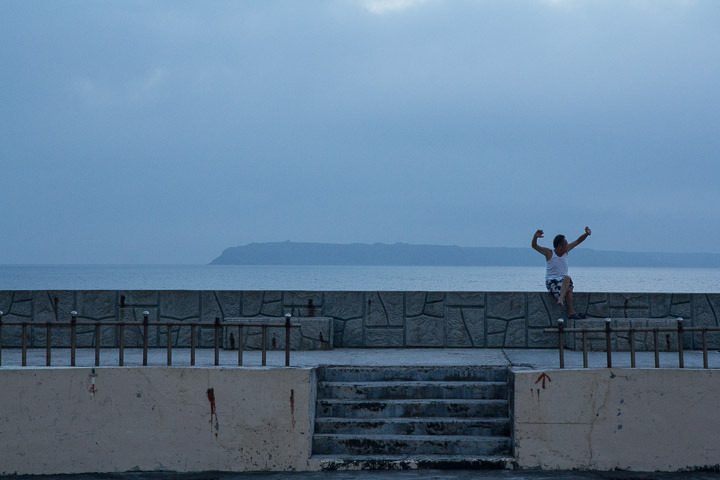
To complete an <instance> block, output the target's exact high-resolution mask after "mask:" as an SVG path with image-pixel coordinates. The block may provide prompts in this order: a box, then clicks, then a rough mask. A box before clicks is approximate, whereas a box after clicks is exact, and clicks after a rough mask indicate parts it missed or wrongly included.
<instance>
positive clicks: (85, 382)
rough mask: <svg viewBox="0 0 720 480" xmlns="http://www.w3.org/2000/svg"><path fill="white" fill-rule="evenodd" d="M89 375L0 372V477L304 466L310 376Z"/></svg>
mask: <svg viewBox="0 0 720 480" xmlns="http://www.w3.org/2000/svg"><path fill="white" fill-rule="evenodd" d="M96 372H97V376H96V379H95V384H96V389H97V391H96V393H95V394H92V393H91V392H90V391H89V389H90V386H91V369H90V368H73V369H70V368H33V369H32V370H28V369H26V370H22V369H7V368H3V369H0V474H14V473H17V474H51V473H81V472H121V471H129V470H144V471H152V470H170V471H178V472H190V471H203V470H221V471H256V470H294V469H295V470H305V469H307V468H308V458H309V456H310V448H311V436H312V422H311V419H312V415H313V412H312V410H313V409H314V404H313V403H312V402H313V401H314V388H315V380H314V374H313V371H312V370H311V369H300V368H282V369H273V368H264V369H260V368H258V369H247V368H245V369H237V368H167V367H162V368H154V367H145V368H119V367H118V368H98V369H96ZM209 388H213V389H214V395H215V405H216V415H217V417H216V418H215V417H212V418H211V406H210V401H209V399H208V393H207V391H208V389H209ZM216 420H217V422H216Z"/></svg>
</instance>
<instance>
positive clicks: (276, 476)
mask: <svg viewBox="0 0 720 480" xmlns="http://www.w3.org/2000/svg"><path fill="white" fill-rule="evenodd" d="M356 478H357V479H360V480H389V479H392V480H420V479H423V480H470V479H500V480H534V479H547V480H549V479H558V480H655V479H657V480H690V479H693V480H711V479H712V480H718V479H720V474H718V473H702V472H691V473H630V472H535V471H507V470H495V471H492V470H491V471H479V470H415V471H404V470H403V471H379V472H378V471H359V472H311V473H250V474H233V473H213V472H209V473H190V474H171V473H120V474H105V475H103V474H87V475H48V476H42V477H37V476H19V477H3V476H0V480H21V479H34V480H281V479H282V480H285V479H287V480H315V479H319V480H352V479H356Z"/></svg>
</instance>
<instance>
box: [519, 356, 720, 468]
mask: <svg viewBox="0 0 720 480" xmlns="http://www.w3.org/2000/svg"><path fill="white" fill-rule="evenodd" d="M514 376H515V394H514V415H515V455H516V460H517V463H518V466H519V467H521V468H541V469H550V470H562V469H568V470H569V469H580V470H631V471H677V470H695V469H708V468H718V463H720V446H719V445H718V442H717V438H716V437H717V434H716V432H717V431H718V429H720V415H718V413H717V405H716V402H715V401H713V400H711V399H716V398H718V396H719V395H720V372H719V371H717V370H679V369H674V370H665V369H658V370H641V369H634V370H629V369H622V368H618V369H599V370H547V371H523V372H520V371H518V372H515V373H514Z"/></svg>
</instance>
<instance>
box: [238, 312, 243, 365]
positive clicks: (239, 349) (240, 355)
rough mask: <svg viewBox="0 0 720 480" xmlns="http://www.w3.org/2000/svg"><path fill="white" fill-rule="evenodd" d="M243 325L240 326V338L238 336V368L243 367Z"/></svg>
mask: <svg viewBox="0 0 720 480" xmlns="http://www.w3.org/2000/svg"><path fill="white" fill-rule="evenodd" d="M242 329H243V324H242V323H239V324H238V336H237V338H238V339H237V347H238V367H242V362H243V358H242V357H243V332H242Z"/></svg>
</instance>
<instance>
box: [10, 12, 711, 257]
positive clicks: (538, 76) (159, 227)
mask: <svg viewBox="0 0 720 480" xmlns="http://www.w3.org/2000/svg"><path fill="white" fill-rule="evenodd" d="M719 25H720V1H717V0H707V1H701V0H696V1H694V0H617V1H616V0H602V1H601V0H595V1H590V0H455V1H442V0H426V1H413V0H366V1H363V0H335V1H302V2H299V1H297V0H291V1H267V0H262V1H242V2H235V1H228V2H216V1H203V2H176V1H173V2H164V1H152V2H148V1H137V2H133V1H123V2H106V1H76V2H73V1H63V2H57V1H45V2H42V1H33V2H27V1H24V0H16V1H10V0H0V45H2V48H0V69H1V72H2V75H1V76H0V179H1V183H0V202H1V203H0V205H1V208H0V213H1V215H2V216H1V218H2V224H1V225H2V226H1V228H0V263H100V264H102V263H207V262H209V261H211V260H212V259H213V258H215V257H216V256H217V255H219V254H220V252H221V251H222V250H223V249H224V248H226V247H229V246H236V245H244V244H247V243H250V242H267V241H284V240H292V241H312V242H334V243H351V242H363V243H374V242H383V243H394V242H406V243H416V244H419V243H425V244H441V245H461V246H510V247H523V246H528V247H529V245H530V241H531V239H532V234H533V232H534V231H535V230H536V229H538V228H543V229H544V230H545V231H546V232H547V233H546V238H545V239H544V240H543V242H544V244H545V245H549V244H550V242H551V236H552V235H554V234H556V233H565V234H567V235H568V237H571V239H572V238H575V237H576V236H578V235H580V234H581V233H582V231H583V228H584V227H585V225H589V226H590V227H591V228H592V229H593V236H592V237H591V238H590V239H589V240H588V241H587V242H586V243H585V244H584V245H583V246H586V247H589V248H594V249H602V250H626V251H671V252H714V253H720V222H719V221H718V219H720V28H719Z"/></svg>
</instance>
